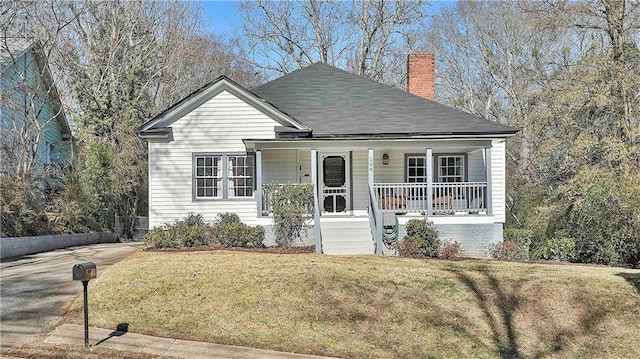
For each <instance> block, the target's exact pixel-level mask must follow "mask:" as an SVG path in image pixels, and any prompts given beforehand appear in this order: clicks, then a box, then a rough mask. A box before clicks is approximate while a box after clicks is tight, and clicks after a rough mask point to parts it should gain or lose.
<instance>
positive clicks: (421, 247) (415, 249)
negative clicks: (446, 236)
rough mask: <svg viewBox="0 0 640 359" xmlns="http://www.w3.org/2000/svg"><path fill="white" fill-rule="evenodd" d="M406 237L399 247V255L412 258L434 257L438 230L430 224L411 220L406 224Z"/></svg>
mask: <svg viewBox="0 0 640 359" xmlns="http://www.w3.org/2000/svg"><path fill="white" fill-rule="evenodd" d="M406 230H407V235H406V236H405V237H404V240H403V241H402V243H401V244H400V246H399V252H400V255H401V256H403V257H414V258H433V257H435V256H436V241H437V240H438V230H437V229H436V228H435V227H434V225H433V223H432V222H429V221H427V220H422V219H412V220H409V222H407V227H406Z"/></svg>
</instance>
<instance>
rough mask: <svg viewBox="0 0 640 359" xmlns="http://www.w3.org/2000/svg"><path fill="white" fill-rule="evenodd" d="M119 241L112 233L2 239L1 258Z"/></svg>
mask: <svg viewBox="0 0 640 359" xmlns="http://www.w3.org/2000/svg"><path fill="white" fill-rule="evenodd" d="M117 241H118V235H117V234H116V233H112V232H100V233H76V234H57V235H47V236H36V237H9V238H0V252H1V256H0V257H1V258H2V259H5V258H11V257H18V256H23V255H27V254H34V253H41V252H47V251H52V250H54V249H60V248H67V247H73V246H82V245H87V244H97V243H115V242H117Z"/></svg>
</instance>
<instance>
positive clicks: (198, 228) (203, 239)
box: [174, 213, 211, 247]
mask: <svg viewBox="0 0 640 359" xmlns="http://www.w3.org/2000/svg"><path fill="white" fill-rule="evenodd" d="M207 227H208V226H207V225H206V224H205V223H204V218H203V217H202V215H201V214H194V213H189V214H188V215H187V217H186V218H185V219H183V220H182V221H179V222H178V223H176V225H175V234H174V236H175V240H176V241H177V242H178V243H180V245H182V246H183V247H197V246H204V245H207V244H209V243H210V242H211V234H210V233H209V231H208V230H207Z"/></svg>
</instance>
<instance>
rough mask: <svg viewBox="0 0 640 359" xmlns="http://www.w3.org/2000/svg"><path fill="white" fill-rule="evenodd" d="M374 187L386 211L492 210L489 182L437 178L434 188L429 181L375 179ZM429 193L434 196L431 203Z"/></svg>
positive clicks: (379, 202)
mask: <svg viewBox="0 0 640 359" xmlns="http://www.w3.org/2000/svg"><path fill="white" fill-rule="evenodd" d="M373 189H374V195H376V196H377V197H376V198H377V199H376V202H377V203H378V204H379V206H380V210H381V211H382V212H393V213H407V212H409V213H436V214H438V213H440V214H447V213H454V212H466V213H478V214H480V213H488V212H489V211H488V208H487V204H488V203H489V201H488V200H487V195H488V194H487V183H486V182H455V183H450V182H449V183H443V182H435V183H433V184H432V185H431V190H430V191H429V188H428V185H427V184H426V183H374V184H373ZM428 197H431V201H430V202H431V204H430V205H429V204H428V202H429V201H428V200H427V199H428ZM429 206H431V208H428V207H429Z"/></svg>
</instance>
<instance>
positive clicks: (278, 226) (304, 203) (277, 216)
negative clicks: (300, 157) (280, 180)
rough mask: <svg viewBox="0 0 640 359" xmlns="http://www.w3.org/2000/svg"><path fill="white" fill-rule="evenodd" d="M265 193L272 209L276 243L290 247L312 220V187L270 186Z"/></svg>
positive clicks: (303, 185)
mask: <svg viewBox="0 0 640 359" xmlns="http://www.w3.org/2000/svg"><path fill="white" fill-rule="evenodd" d="M265 191H266V193H267V197H268V198H269V201H270V204H271V206H272V208H273V222H274V227H273V231H274V234H275V237H276V243H277V244H278V245H281V246H290V245H291V244H293V242H294V241H295V240H297V239H300V238H301V236H302V234H303V233H305V231H306V230H307V228H308V227H309V223H310V222H311V219H312V218H313V186H312V185H306V184H297V185H292V184H286V185H275V184H272V185H268V186H267V187H266V188H265Z"/></svg>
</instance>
